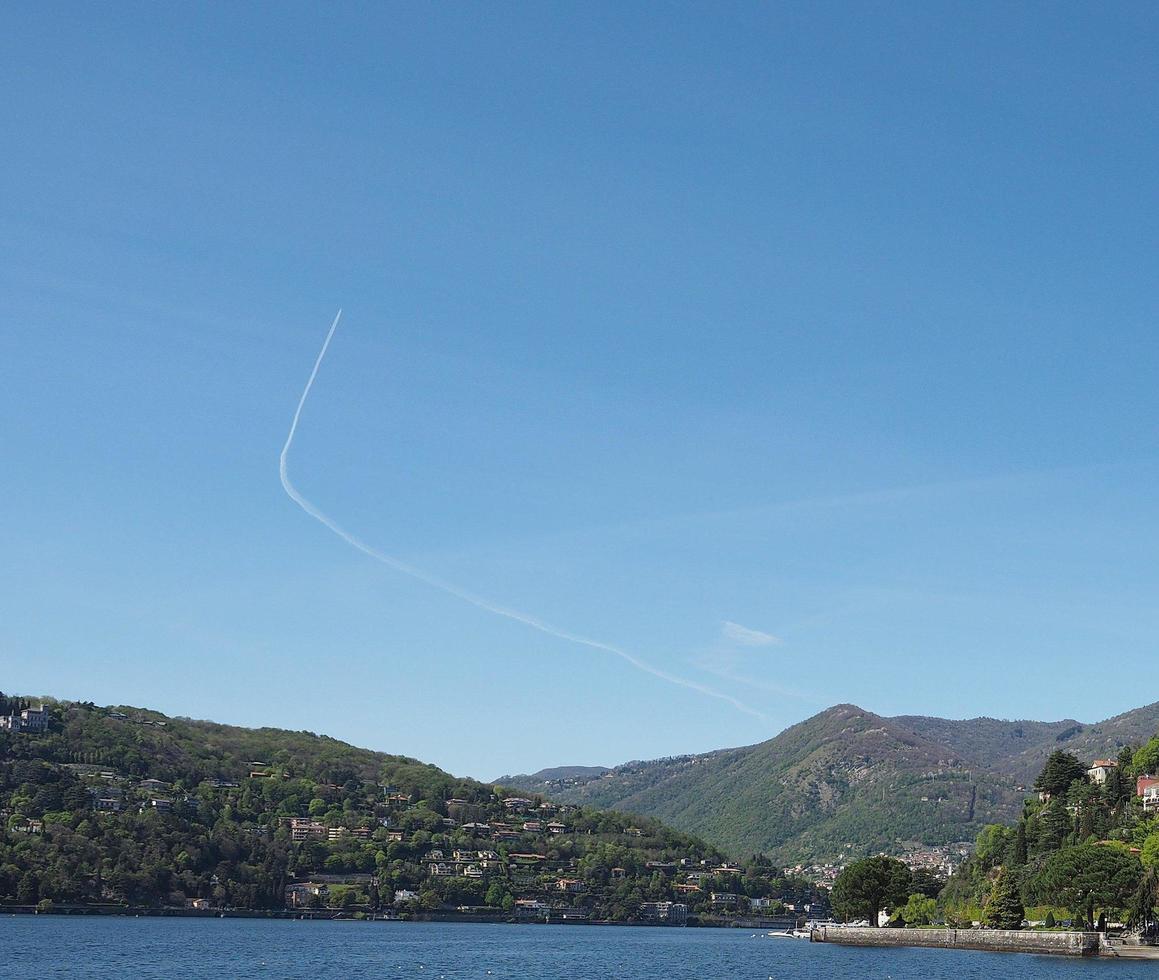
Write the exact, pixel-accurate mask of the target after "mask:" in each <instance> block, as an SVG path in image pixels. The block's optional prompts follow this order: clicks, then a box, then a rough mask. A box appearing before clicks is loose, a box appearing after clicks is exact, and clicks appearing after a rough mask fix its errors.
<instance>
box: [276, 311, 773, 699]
mask: <svg viewBox="0 0 1159 980" xmlns="http://www.w3.org/2000/svg"><path fill="white" fill-rule="evenodd" d="M341 319H342V311H341V310H339V311H338V313H337V315H336V316H335V317H334V322H333V323H331V324H330V329H329V331H327V333H326V339H325V341H323V343H322V349H321V350H320V351H319V352H318V357H317V358H316V359H315V360H314V368H313V370H312V371H311V372H310V377H309V379H308V380H307V381H306V387H305V388H303V389H302V397H301V398H299V399H298V407H297V408H296V409H294V418H293V421H292V422H290V431H289V433H288V434H287V435H286V443H285V445H284V446H282V452H281V455H280V456H279V457H278V475H279V476H280V477H281V479H282V488H283V489H284V490H285V491H286V494H287V495H288V496H289V498H290V499H291V500H292V501H294V503H296V504H297V505H298V506H299V507H301V508H302V510H304V511H305V512H306V513H307V514H309V515H310V516H311V517H312V518H314V520H316V521H318V523H320V524H323V525H325V526H326V527H328V528H329V529H330V530H331V531H333V532H334V533H335V534H337V535H338V537H340V538H341V539H342V540H343V541H345V542H346V543H347V544H348V545H350V546H351V547H353V548H357V549H358V550H359V551H361V552H362V553H363V554H364V555H369V556H370V557H371V558H373V559H374V560H375V561H379V562H382V564H384V565H388V566H389V567H390V568H393V569H394V570H395V571H398V572H402V574H403V575H409V576H410V577H411V578H415V579H418V580H419V581H420V582H425V583H426V584H427V585H429V586H431V587H432V588H435V589H438V590H440V591H441V592H445V593H447V594H448V595H453V596H454V597H455V598H456V599H461V600H463V602H469V603H470V604H471V605H472V606H477V607H478V608H480V609H484V610H486V611H487V612H489V613H494V614H495V615H496V616H503V617H504V618H506V619H512V620H514V621H515V622H517V623H522V624H523V625H524V626H530V627H531V628H532V629H534V630H539V632H540V633H546V634H547V635H548V636H554V637H556V638H557V639H560V640H567V641H568V642H569V643H577V644H579V645H580V646H585V647H590V648H591V649H593V650H602V651H603V652H605V653H611V654H614V655H615V656H617V657H619V658H620V659H621V660H626V661H627V662H628V663H630V664H631V665H632V666H633V667H635V668H636V669H637V670H642V671H643V672H644V673H645V674H651V675H652V676H653V677H658V678H660V680H663V681H667V682H668V683H669V684H675V685H677V686H678V687H685V688H688V689H689V690H692V691H696V692H698V693H700V694H704V695H706V696H707V697H710V698H717V699H719V700H721V701H727V702H728V703H729V704H731V705H732V706H733V707H734V708H736V709H737V710H739V711H743V712H745V714H749V715H753V716H755V717H757V718H764V717H765V715H763V714H762V713H761V712H759V711H757V710H756V709H755V708H750V707H749V706H748V705H747V704H745V703H744V702H743V701H738V700H737V699H736V698H734V697H732V696H731V695H729V694H723V693H722V692H720V691H714V690H713V689H712V688H710V687H705V686H704V685H703V684H698V683H696V681H690V680H686V679H685V678H683V677H677V676H676V675H675V674H670V673H668V672H667V671H665V670H661V669H660V668H659V667H653V666H652V665H651V664H649V663H647V662H645V661H643V660H641V659H640V658H639V657H637V656H635V655H634V654H631V653H629V652H628V651H627V650H623V649H621V648H620V647H616V646H612V645H611V644H610V643H602V642H600V641H599V640H592V639H589V638H588V637H586V636H580V635H579V634H578V633H571V632H569V631H568V630H564V629H559V628H558V627H556V626H552V625H551V624H550V623H545V622H543V620H541V619H537V618H536V617H534V616H531V615H529V614H527V613H524V612H520V611H519V610H517V609H507V608H505V607H504V606H500V605H498V604H496V603H494V602H491V601H490V600H489V599H484V598H482V597H481V596H477V595H475V594H474V593H473V592H468V591H467V590H466V589H461V588H459V586H457V585H452V584H451V583H450V582H444V581H443V580H442V579H440V578H438V577H437V576H435V575H431V574H430V573H429V572H424V571H423V570H422V569H421V568H415V567H414V566H413V565H408V564H407V563H406V562H404V561H400V560H399V559H397V558H394V557H392V556H391V555H388V554H385V553H383V552H381V551H379V550H378V549H377V548H375V547H373V546H371V545H369V544H367V543H366V542H365V541H363V540H362V539H361V538H359V537H357V536H356V535H354V534H351V533H350V532H349V531H347V530H346V528H344V527H343V526H342V525H341V524H339V523H338V522H337V521H335V520H334V519H333V518H331V517H330V516H329V515H328V514H326V513H325V512H324V511H322V510H319V509H318V508H317V507H315V506H314V504H312V503H311V502H310V501H309V500H307V499H306V498H305V497H303V496H302V495H301V494H300V493H299V492H298V488H297V487H295V486H294V484H293V483H292V482H291V480H290V474H289V469H288V467H287V464H286V458H287V457H288V456H289V454H290V447H291V446H292V445H293V444H294V436H295V435H296V434H297V432H298V421H299V420H300V419H301V417H302V409H303V408H304V407H305V405H306V399H307V398H309V397H310V389H311V388H313V387H314V379H315V378H317V377H318V369H319V368H321V366H322V361H323V359H324V358H325V357H326V351H327V350H328V349H329V348H330V341H331V340H333V339H334V331H336V330H337V329H338V321H339V320H341Z"/></svg>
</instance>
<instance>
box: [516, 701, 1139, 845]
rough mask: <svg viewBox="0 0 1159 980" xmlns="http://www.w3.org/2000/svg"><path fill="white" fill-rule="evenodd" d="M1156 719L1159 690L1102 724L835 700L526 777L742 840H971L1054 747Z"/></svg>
mask: <svg viewBox="0 0 1159 980" xmlns="http://www.w3.org/2000/svg"><path fill="white" fill-rule="evenodd" d="M1157 728H1159V704H1152V705H1149V706H1147V707H1144V708H1139V709H1136V710H1135V711H1131V712H1127V713H1126V714H1123V715H1119V716H1117V717H1115V718H1111V719H1108V720H1107V721H1104V722H1100V723H1097V724H1094V725H1087V724H1084V723H1081V722H1077V721H1061V722H1032V721H999V720H995V719H990V718H976V719H970V720H966V721H950V720H946V719H940V718H927V717H921V716H902V717H897V718H885V717H881V716H879V715H875V714H874V713H873V712H870V711H866V710H864V709H862V708H859V707H857V706H856V705H837V706H835V707H833V708H829V709H827V710H826V711H823V712H821V713H820V714H818V715H815V716H814V717H812V718H809V719H807V720H806V721H803V722H801V723H800V724H798V725H794V726H793V727H792V728H789V729H787V730H786V731H784V732H782V733H781V734H780V735H778V736H777V737H776V738H773V739H770V740H769V741H767V742H762V743H760V744H758V745H752V746H747V747H744V748H738V749H726V750H720V751H715V752H708V753H704V754H701V755H689V756H679V757H675V758H668V759H658V760H653V761H648V762H630V763H626V764H624V765H622V766H617V767H615V768H614V769H612V770H610V771H607V772H600V773H598V774H596V775H593V776H592V777H591V778H587V779H584V778H582V777H578V778H574V779H573V780H571V782H570V784H569V785H566V786H560V785H552V784H548V783H545V782H543V781H542V780H536V779H535V778H533V777H532V778H527V779H523V780H522V781H520V782H518V783H517V784H516V785H517V786H520V787H522V788H524V789H532V790H535V791H538V792H545V793H547V794H548V795H549V796H551V797H552V798H553V799H558V800H561V801H567V802H573V803H574V802H583V803H587V804H591V805H593V806H600V807H611V808H615V809H620V810H624V811H627V812H631V813H640V814H647V815H650V816H654V817H657V818H659V819H661V820H663V821H665V822H666V823H669V824H670V825H672V826H674V827H679V828H681V829H682V830H686V831H688V832H690V833H695V834H698V835H700V836H702V837H704V838H705V839H706V840H708V841H710V842H712V843H714V844H716V845H717V846H719V847H722V848H724V849H725V850H728V851H730V852H733V853H746V852H750V851H764V852H766V853H769V854H771V855H772V856H773V857H774V858H775V859H776V860H779V861H821V860H828V859H832V858H835V857H837V856H838V855H840V854H843V853H844V854H847V855H857V854H859V853H860V854H874V853H877V852H878V851H886V852H890V853H900V852H902V851H904V850H906V849H912V848H913V846H914V845H915V844H924V845H948V844H950V843H952V842H955V841H962V840H970V839H972V838H973V837H974V836H975V835H976V834H977V833H978V831H979V830H980V829H981V828H982V827H983V826H984V825H986V824H989V823H1008V822H1011V821H1013V820H1014V819H1016V818H1017V817H1018V815H1019V813H1020V812H1021V808H1022V801H1023V799H1024V797H1025V795H1026V789H1027V787H1028V786H1029V785H1030V783H1031V782H1032V781H1033V779H1034V777H1035V775H1036V774H1037V773H1038V772H1039V771H1040V770H1041V768H1042V766H1043V764H1044V762H1045V761H1046V758H1047V757H1048V756H1049V755H1050V753H1051V752H1052V751H1053V750H1055V749H1057V748H1059V747H1065V748H1066V749H1067V750H1068V751H1071V752H1074V753H1076V754H1078V755H1079V756H1081V757H1082V758H1084V759H1088V760H1093V759H1094V758H1096V757H1099V756H1111V757H1114V756H1115V755H1116V754H1117V752H1118V751H1119V749H1120V748H1121V747H1122V746H1124V745H1129V744H1138V743H1140V742H1142V741H1145V740H1146V739H1147V738H1148V737H1150V736H1151V735H1152V734H1154V732H1155V731H1156V729H1157Z"/></svg>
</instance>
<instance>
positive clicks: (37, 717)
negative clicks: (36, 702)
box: [0, 704, 48, 735]
mask: <svg viewBox="0 0 1159 980" xmlns="http://www.w3.org/2000/svg"><path fill="white" fill-rule="evenodd" d="M0 731H8V732H22V733H23V734H25V735H42V734H44V733H45V732H46V731H48V709H47V708H45V707H44V705H43V704H42V705H41V706H40V707H39V708H25V709H24V710H23V711H21V712H20V714H11V715H0Z"/></svg>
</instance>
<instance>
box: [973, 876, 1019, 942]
mask: <svg viewBox="0 0 1159 980" xmlns="http://www.w3.org/2000/svg"><path fill="white" fill-rule="evenodd" d="M1025 916H1026V910H1025V909H1024V908H1023V907H1022V895H1021V893H1020V891H1019V888H1018V881H1017V880H1016V879H1015V877H1014V875H1013V874H1011V873H1010V872H1009V871H1007V870H1006V869H1005V868H1003V869H1002V871H1000V872H999V873H998V878H997V880H996V881H995V882H994V888H993V889H992V890H991V892H990V897H989V898H987V899H986V905H985V907H984V908H983V909H982V925H984V926H990V928H992V929H1020V928H1021V927H1022V920H1023V918H1024V917H1025Z"/></svg>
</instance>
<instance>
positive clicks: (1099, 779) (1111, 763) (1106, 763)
mask: <svg viewBox="0 0 1159 980" xmlns="http://www.w3.org/2000/svg"><path fill="white" fill-rule="evenodd" d="M1118 768H1119V764H1118V763H1117V762H1116V761H1115V760H1114V759H1095V761H1094V762H1092V763H1091V767H1090V768H1089V769H1088V770H1087V778H1088V779H1089V780H1090V781H1091V782H1092V783H1095V784H1097V785H1099V786H1102V785H1103V783H1105V782H1106V781H1107V776H1108V775H1110V772H1111V770H1112V769H1118Z"/></svg>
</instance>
